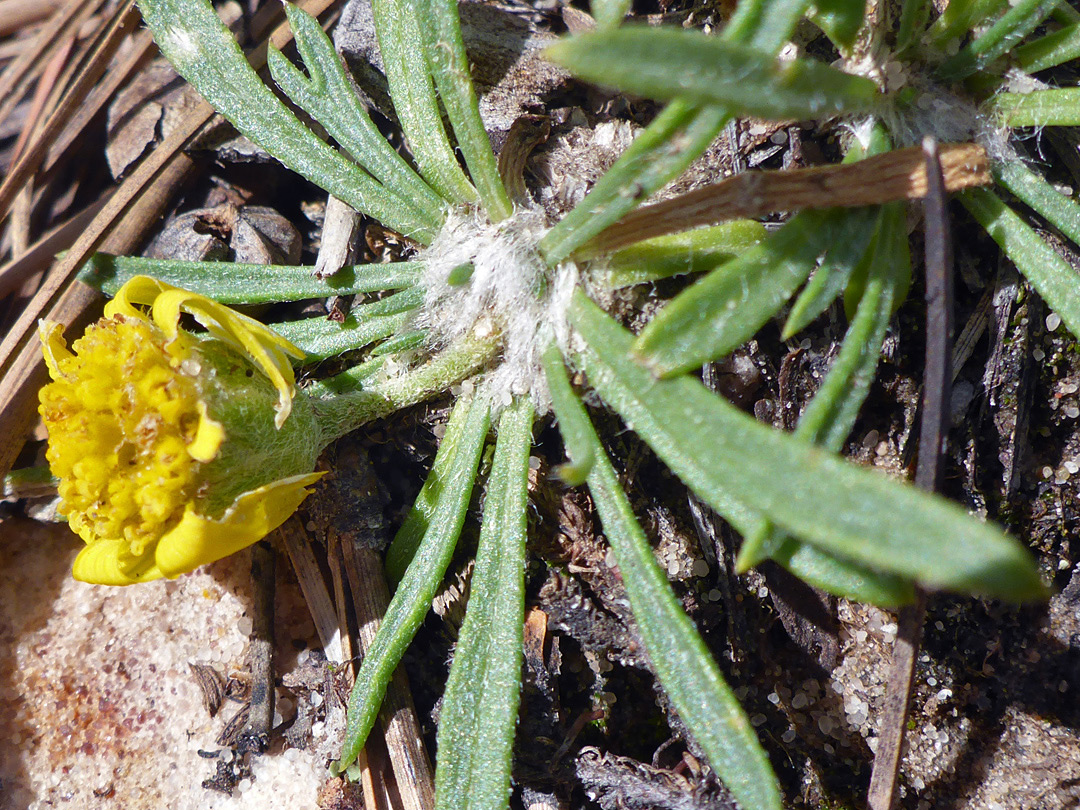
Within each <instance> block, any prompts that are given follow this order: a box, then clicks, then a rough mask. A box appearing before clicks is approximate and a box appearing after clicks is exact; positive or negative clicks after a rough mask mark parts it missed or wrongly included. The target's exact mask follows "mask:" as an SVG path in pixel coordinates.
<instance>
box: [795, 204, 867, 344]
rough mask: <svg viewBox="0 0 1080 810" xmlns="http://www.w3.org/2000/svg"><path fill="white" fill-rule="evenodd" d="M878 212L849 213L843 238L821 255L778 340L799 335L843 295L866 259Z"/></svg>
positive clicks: (864, 210) (861, 211)
mask: <svg viewBox="0 0 1080 810" xmlns="http://www.w3.org/2000/svg"><path fill="white" fill-rule="evenodd" d="M877 214H878V212H877V211H875V210H873V209H863V210H857V211H851V212H849V214H848V216H847V222H846V227H847V238H845V239H843V240H840V241H838V242H836V243H835V244H834V245H833V246H832V247H831V248H830V249H829V250H828V252H827V253H826V254H825V258H824V260H822V262H821V266H820V267H818V268H817V270H815V271H814V275H813V276H811V277H810V280H809V281H808V282H807V283H806V286H805V287H803V290H802V292H801V293H799V297H798V298H796V299H795V303H794V304H792V305H791V312H790V313H789V314H788V319H787V322H786V323H785V324H784V329H783V332H782V335H781V337H782V338H783V339H784V340H787V339H788V338H790V337H791V336H792V335H794V334H796V333H798V332H800V331H802V330H803V329H805V328H806V326H807V325H808V324H809V323H810V322H811V321H813V320H814V318H816V317H817V316H818V315H820V314H821V313H822V312H824V311H825V310H826V309H827V308H828V306H829V304H831V303H832V302H833V301H834V300H836V297H837V296H838V295H839V294H840V293H841V292H842V291H843V289H844V288H845V287H846V286H847V284H848V282H849V281H850V280H851V278H852V276H853V275H854V273H855V268H856V267H857V266H858V265H859V262H860V261H861V260H862V258H863V257H864V256H865V255H866V249H867V247H868V246H869V244H870V240H871V238H872V237H873V235H874V231H875V230H876V229H877V226H878V216H877Z"/></svg>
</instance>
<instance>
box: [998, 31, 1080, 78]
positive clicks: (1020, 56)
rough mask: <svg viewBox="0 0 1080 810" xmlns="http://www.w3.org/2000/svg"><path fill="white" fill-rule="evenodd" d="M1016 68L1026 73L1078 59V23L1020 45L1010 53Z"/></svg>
mask: <svg viewBox="0 0 1080 810" xmlns="http://www.w3.org/2000/svg"><path fill="white" fill-rule="evenodd" d="M1012 56H1013V60H1014V61H1015V63H1016V66H1017V67H1019V68H1020V69H1021V70H1025V71H1027V72H1028V73H1038V72H1039V71H1040V70H1047V69H1048V68H1052V67H1057V66H1058V65H1062V64H1064V63H1065V62H1071V61H1072V60H1073V59H1077V58H1080V23H1073V24H1072V25H1069V26H1066V27H1065V28H1062V29H1060V30H1058V31H1054V32H1053V33H1052V34H1047V35H1046V36H1044V37H1039V39H1036V40H1034V41H1033V42H1029V43H1027V44H1026V45H1021V46H1020V47H1019V48H1016V49H1014V50H1013V52H1012Z"/></svg>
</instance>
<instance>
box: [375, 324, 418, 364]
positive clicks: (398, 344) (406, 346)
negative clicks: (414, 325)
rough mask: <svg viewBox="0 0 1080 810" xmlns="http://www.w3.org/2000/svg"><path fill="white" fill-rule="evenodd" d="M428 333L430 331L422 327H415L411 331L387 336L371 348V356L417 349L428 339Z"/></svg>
mask: <svg viewBox="0 0 1080 810" xmlns="http://www.w3.org/2000/svg"><path fill="white" fill-rule="evenodd" d="M427 334H428V333H427V332H425V331H424V330H422V329H414V330H412V331H410V332H405V333H403V334H400V335H395V336H394V337H392V338H387V339H386V340H384V341H383V342H382V343H380V344H379V345H378V346H376V347H375V348H374V349H372V350H371V356H372V357H381V356H382V355H384V354H397V353H398V352H405V351H409V350H410V349H415V348H417V347H418V346H423V345H424V340H426V339H427Z"/></svg>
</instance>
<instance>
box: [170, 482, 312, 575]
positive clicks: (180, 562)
mask: <svg viewBox="0 0 1080 810" xmlns="http://www.w3.org/2000/svg"><path fill="white" fill-rule="evenodd" d="M322 476H323V473H308V474H307V475H294V476H292V477H290V478H282V479H281V480H280V481H274V482H273V483H270V484H266V485H265V486H261V487H259V488H258V489H253V490H252V491H251V492H245V493H244V494H243V495H241V496H240V497H239V498H237V499H236V501H234V502H233V504H232V506H230V507H229V508H228V509H227V510H226V511H225V514H224V515H222V517H221V519H220V520H214V519H213V518H208V517H205V516H203V515H199V514H196V513H195V510H194V508H192V507H190V506H189V507H188V509H187V511H185V512H184V516H183V517H182V518H181V519H180V523H179V524H178V525H177V526H176V527H175V528H174V529H172V530H171V531H170V532H168V533H166V534H165V536H164V537H162V538H161V540H160V542H159V543H158V547H157V554H156V559H157V568H158V569H159V570H160V571H161V573H162V575H164V576H166V577H170V578H172V577H178V576H180V574H185V573H187V572H188V571H193V570H195V569H196V568H198V567H199V566H200V565H206V564H207V563H211V562H214V561H215V560H220V559H221V558H222V557H227V556H229V555H230V554H235V553H236V552H237V551H240V550H241V549H243V548H247V547H248V546H250V545H252V544H253V543H256V542H258V541H259V540H261V539H262V538H263V537H265V536H266V535H267V534H269V533H270V532H271V531H273V530H274V529H276V528H277V527H278V526H280V525H281V524H282V523H284V522H285V520H286V519H287V518H288V517H289V516H290V515H291V514H292V513H293V512H295V511H296V508H297V507H298V506H300V503H301V502H302V501H303V500H304V498H306V497H307V496H308V493H309V492H310V490H308V489H305V487H306V486H308V485H309V484H313V483H314V482H315V481H317V480H318V479H319V478H321V477H322Z"/></svg>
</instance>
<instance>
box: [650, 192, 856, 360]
mask: <svg viewBox="0 0 1080 810" xmlns="http://www.w3.org/2000/svg"><path fill="white" fill-rule="evenodd" d="M848 220H849V216H848V212H847V211H838V210H829V211H802V212H800V213H798V214H796V215H795V216H794V217H792V218H791V219H790V220H789V221H788V222H787V224H786V225H784V227H783V228H781V229H780V230H779V231H776V232H775V233H773V234H770V235H769V236H768V237H767V238H766V239H765V240H764V241H763V242H762V243H761V244H760V245H758V246H757V247H756V248H753V249H752V250H749V251H747V252H746V253H744V254H742V255H741V256H739V257H737V258H735V259H732V260H731V261H729V262H727V263H726V264H723V265H721V266H720V267H718V268H717V269H716V270H714V271H713V272H712V273H710V274H709V275H707V276H705V277H704V278H703V279H701V280H700V281H698V282H697V283H695V284H693V285H692V286H690V287H689V288H687V289H686V290H684V291H683V292H681V293H680V294H679V295H677V296H676V297H675V298H674V299H673V300H672V301H670V302H669V303H668V304H667V306H665V307H664V308H663V309H662V310H661V311H660V313H659V314H658V315H657V316H656V317H655V318H653V320H652V321H650V322H649V324H648V325H647V326H646V327H645V328H644V329H643V330H642V331H641V336H640V337H639V338H638V340H637V342H636V343H635V344H634V353H635V354H636V355H637V356H638V357H640V358H641V359H642V362H644V363H645V364H646V365H648V366H649V368H650V369H652V370H653V372H654V373H656V374H659V375H662V376H667V375H671V374H676V373H679V372H682V371H689V370H690V369H693V368H697V367H698V366H700V365H701V364H702V363H706V362H708V361H709V360H712V359H715V358H717V357H722V356H723V355H725V354H727V353H728V352H730V351H731V350H733V349H735V348H736V347H738V346H740V345H741V344H743V343H745V342H746V341H747V340H749V339H750V338H751V337H753V336H754V334H755V333H756V332H757V330H758V329H760V328H761V326H762V324H764V323H765V322H766V321H768V319H769V318H771V317H772V316H773V315H775V314H776V312H777V310H779V309H780V307H781V306H782V305H783V304H784V303H785V302H786V301H787V300H788V299H789V298H790V297H791V296H792V294H793V293H794V292H795V290H797V289H798V288H799V286H800V285H801V284H802V283H803V282H804V281H806V279H807V278H808V277H809V276H810V273H811V272H812V271H813V270H814V265H815V264H816V263H817V258H818V256H820V255H821V254H822V252H823V251H825V249H826V248H828V247H829V246H831V245H833V244H843V243H844V241H845V240H850V239H853V238H854V236H855V235H856V233H857V231H858V229H856V228H853V227H851V224H850V223H849V221H848Z"/></svg>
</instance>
